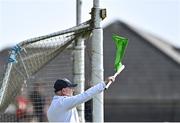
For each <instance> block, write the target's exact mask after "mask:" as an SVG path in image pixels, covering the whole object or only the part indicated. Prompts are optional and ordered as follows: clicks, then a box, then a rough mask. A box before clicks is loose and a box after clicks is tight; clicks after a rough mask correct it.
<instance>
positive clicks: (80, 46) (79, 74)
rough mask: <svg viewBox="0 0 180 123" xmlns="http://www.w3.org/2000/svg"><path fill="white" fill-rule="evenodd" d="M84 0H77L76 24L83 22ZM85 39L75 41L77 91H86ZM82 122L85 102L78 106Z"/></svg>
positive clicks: (74, 61)
mask: <svg viewBox="0 0 180 123" xmlns="http://www.w3.org/2000/svg"><path fill="white" fill-rule="evenodd" d="M81 9H82V0H76V25H79V24H80V23H81ZM84 49H85V46H84V40H83V39H82V38H81V37H79V38H78V39H77V40H76V41H75V43H74V51H73V54H74V59H73V80H74V82H75V83H77V84H78V86H77V88H76V90H75V93H76V94H80V93H82V92H84V87H85V59H84V54H85V52H84ZM77 110H78V115H79V119H80V122H85V105H84V103H83V104H81V105H79V106H77Z"/></svg>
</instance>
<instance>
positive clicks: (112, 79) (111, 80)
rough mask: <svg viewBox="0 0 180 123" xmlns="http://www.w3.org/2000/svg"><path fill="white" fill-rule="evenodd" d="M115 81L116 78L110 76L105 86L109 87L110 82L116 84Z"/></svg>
mask: <svg viewBox="0 0 180 123" xmlns="http://www.w3.org/2000/svg"><path fill="white" fill-rule="evenodd" d="M114 81H115V77H114V76H109V77H108V78H107V79H106V80H105V84H106V85H107V84H108V83H109V82H114Z"/></svg>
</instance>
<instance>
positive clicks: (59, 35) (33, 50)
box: [0, 21, 91, 121]
mask: <svg viewBox="0 0 180 123" xmlns="http://www.w3.org/2000/svg"><path fill="white" fill-rule="evenodd" d="M90 33H91V28H90V21H87V22H85V23H82V24H80V25H78V26H76V27H73V28H70V29H67V30H64V31H59V32H55V33H52V34H49V35H45V36H40V37H36V38H32V39H29V40H25V41H23V42H21V43H19V44H18V45H16V46H15V47H13V48H12V49H11V50H10V51H9V55H8V62H7V64H5V65H4V67H3V68H4V74H0V75H1V77H0V78H2V79H0V81H1V82H0V112H1V115H2V114H3V113H4V112H9V110H11V111H12V110H13V108H12V107H11V104H15V107H16V108H15V116H14V117H15V119H16V120H15V121H23V120H21V119H23V118H24V119H25V117H26V118H27V117H28V118H29V119H31V120H32V119H33V118H30V117H33V115H36V118H38V120H36V121H46V120H44V119H43V115H42V110H45V109H44V108H45V107H43V109H42V106H41V105H45V104H42V103H44V102H47V103H48V102H50V99H49V98H42V95H43V96H44V97H51V96H52V93H49V92H53V90H51V89H52V86H53V83H54V81H55V79H57V78H59V77H64V76H65V75H64V76H63V73H64V74H70V75H72V74H71V73H70V72H69V73H68V72H67V71H68V70H69V71H72V70H70V69H71V68H70V67H69V66H70V64H71V62H70V61H71V57H68V56H70V55H71V54H72V52H71V51H72V50H71V46H72V45H71V44H72V42H73V41H74V40H76V39H77V38H79V37H81V38H84V39H87V38H88V37H89V36H90ZM60 53H61V54H60ZM57 57H58V58H57ZM54 60H55V61H54ZM57 64H58V65H57ZM61 65H62V66H61ZM47 66H48V67H47ZM57 67H58V68H57ZM59 67H60V68H59ZM52 68H55V70H56V71H55V72H54V73H53V72H52ZM64 69H66V70H64ZM40 71H42V72H40ZM65 71H66V72H67V73H66V72H65ZM56 73H57V74H56ZM51 74H55V75H51ZM70 75H69V76H70ZM43 77H44V78H45V79H46V80H44V78H43ZM66 77H68V75H66ZM70 78H71V76H70ZM47 81H48V82H49V83H47ZM42 93H45V94H42ZM41 94H42V95H41ZM48 94H49V95H48ZM29 104H31V105H29ZM32 107H33V108H32ZM32 110H33V111H32ZM28 111H29V112H31V113H30V115H31V116H27V115H28V114H27V113H25V112H28ZM37 115H39V116H37ZM10 117H11V116H7V117H6V118H5V117H2V116H1V117H0V118H1V119H0V120H1V121H8V120H7V119H8V118H9V119H10ZM12 117H13V116H12ZM5 119H6V120H5ZM11 119H12V118H11ZM24 121H27V120H24Z"/></svg>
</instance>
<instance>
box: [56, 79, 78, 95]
mask: <svg viewBox="0 0 180 123" xmlns="http://www.w3.org/2000/svg"><path fill="white" fill-rule="evenodd" d="M76 86H77V84H72V83H71V81H69V80H68V79H66V78H65V79H58V80H56V82H55V83H54V89H55V90H54V92H55V93H56V92H57V91H59V90H62V89H63V88H66V87H76Z"/></svg>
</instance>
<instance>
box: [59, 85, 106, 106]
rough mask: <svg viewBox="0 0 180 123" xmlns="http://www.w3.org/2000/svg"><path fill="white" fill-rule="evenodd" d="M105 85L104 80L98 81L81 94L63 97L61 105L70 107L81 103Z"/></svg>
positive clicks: (101, 89)
mask: <svg viewBox="0 0 180 123" xmlns="http://www.w3.org/2000/svg"><path fill="white" fill-rule="evenodd" d="M105 87H106V85H105V83H104V82H101V83H98V84H97V85H95V86H93V87H91V88H89V89H88V90H86V91H84V92H83V93H81V94H78V95H76V96H72V97H66V98H64V99H63V102H62V104H63V107H64V108H65V109H71V108H73V107H75V106H77V105H79V104H81V103H84V102H86V101H88V100H90V99H91V98H92V97H93V96H95V95H96V94H99V93H101V92H102V91H103V90H104V89H105Z"/></svg>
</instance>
